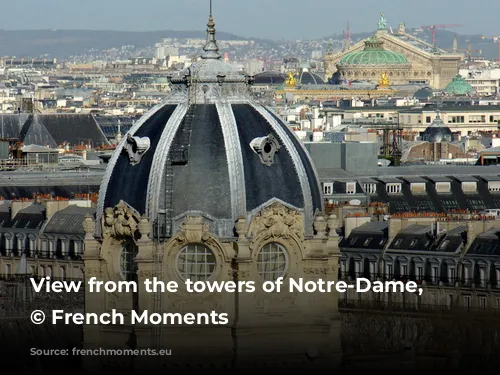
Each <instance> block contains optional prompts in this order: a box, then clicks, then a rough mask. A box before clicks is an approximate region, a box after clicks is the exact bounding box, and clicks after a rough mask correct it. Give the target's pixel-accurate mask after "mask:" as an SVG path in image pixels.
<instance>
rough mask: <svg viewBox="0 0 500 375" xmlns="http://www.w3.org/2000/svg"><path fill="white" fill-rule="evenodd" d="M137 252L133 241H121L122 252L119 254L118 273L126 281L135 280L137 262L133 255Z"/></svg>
mask: <svg viewBox="0 0 500 375" xmlns="http://www.w3.org/2000/svg"><path fill="white" fill-rule="evenodd" d="M138 252H139V250H138V249H137V246H136V245H135V243H133V242H131V241H127V242H125V243H123V245H122V253H121V254H120V274H121V277H122V278H123V279H124V280H126V281H136V278H137V263H135V257H136V256H137V253H138Z"/></svg>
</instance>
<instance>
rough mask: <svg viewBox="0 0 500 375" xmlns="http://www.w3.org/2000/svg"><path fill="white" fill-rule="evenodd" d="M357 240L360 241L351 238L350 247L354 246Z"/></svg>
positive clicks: (356, 238)
mask: <svg viewBox="0 0 500 375" xmlns="http://www.w3.org/2000/svg"><path fill="white" fill-rule="evenodd" d="M357 240H358V237H354V238H351V240H350V241H349V245H351V246H353V245H354V244H355V243H356V241H357Z"/></svg>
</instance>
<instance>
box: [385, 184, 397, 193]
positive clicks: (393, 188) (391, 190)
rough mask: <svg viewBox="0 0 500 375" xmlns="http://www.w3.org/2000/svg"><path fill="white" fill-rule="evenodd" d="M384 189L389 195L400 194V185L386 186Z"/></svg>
mask: <svg viewBox="0 0 500 375" xmlns="http://www.w3.org/2000/svg"><path fill="white" fill-rule="evenodd" d="M385 189H386V191H387V193H389V194H398V193H401V184H400V183H392V184H386V185H385Z"/></svg>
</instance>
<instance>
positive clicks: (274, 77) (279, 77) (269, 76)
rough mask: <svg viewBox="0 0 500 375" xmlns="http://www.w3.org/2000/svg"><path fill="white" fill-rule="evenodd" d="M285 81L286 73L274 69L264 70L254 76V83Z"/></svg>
mask: <svg viewBox="0 0 500 375" xmlns="http://www.w3.org/2000/svg"><path fill="white" fill-rule="evenodd" d="M285 81H286V74H283V73H280V72H274V71H271V70H269V71H266V72H262V73H259V74H256V75H255V76H254V84H256V85H282V84H283V83H285Z"/></svg>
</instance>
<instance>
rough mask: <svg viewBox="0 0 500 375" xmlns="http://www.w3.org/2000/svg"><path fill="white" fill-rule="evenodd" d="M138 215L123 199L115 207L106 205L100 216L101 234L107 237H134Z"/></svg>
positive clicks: (138, 219)
mask: <svg viewBox="0 0 500 375" xmlns="http://www.w3.org/2000/svg"><path fill="white" fill-rule="evenodd" d="M139 221H140V217H139V215H138V214H137V213H136V212H135V211H134V210H133V209H132V208H131V207H129V206H128V205H127V204H126V203H125V202H124V201H120V203H118V204H117V205H116V206H115V208H111V207H108V208H106V210H105V212H104V217H103V218H102V233H103V234H102V235H103V238H108V237H119V236H124V237H135V236H136V234H137V229H138V224H139Z"/></svg>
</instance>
